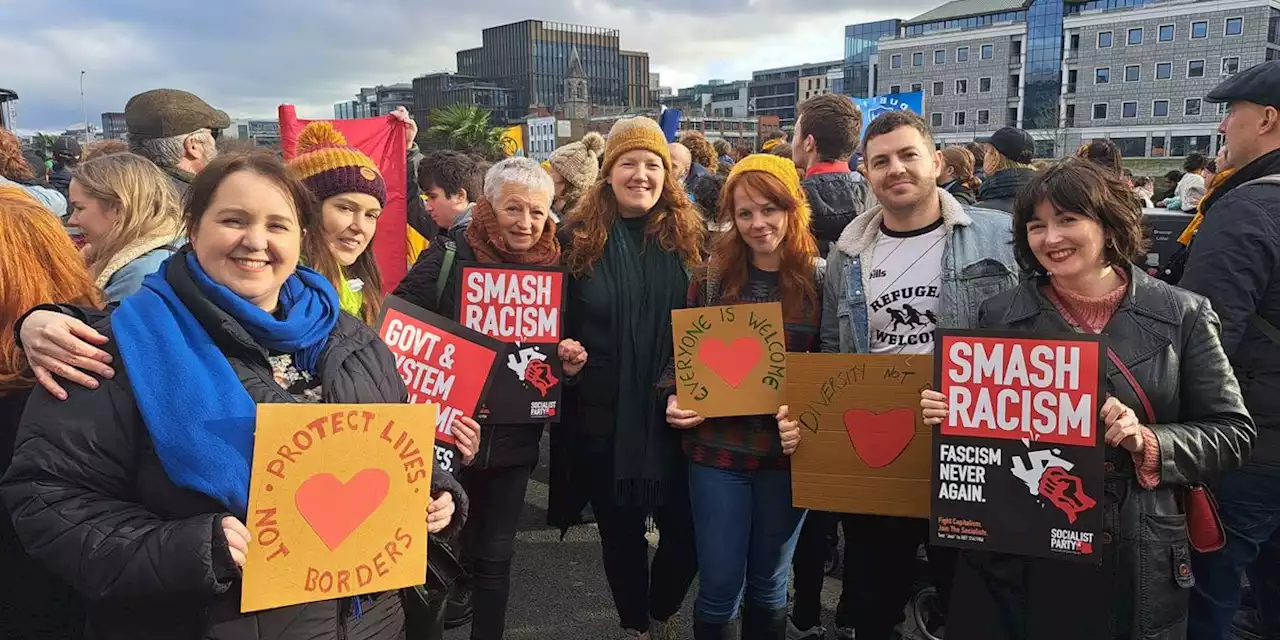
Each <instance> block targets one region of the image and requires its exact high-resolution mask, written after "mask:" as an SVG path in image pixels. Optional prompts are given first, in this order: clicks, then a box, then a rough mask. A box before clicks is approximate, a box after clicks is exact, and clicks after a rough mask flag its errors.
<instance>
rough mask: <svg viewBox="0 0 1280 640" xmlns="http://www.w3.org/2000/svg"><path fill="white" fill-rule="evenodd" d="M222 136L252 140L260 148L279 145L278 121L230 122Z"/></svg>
mask: <svg viewBox="0 0 1280 640" xmlns="http://www.w3.org/2000/svg"><path fill="white" fill-rule="evenodd" d="M222 135H224V136H226V137H228V138H235V139H237V140H252V141H253V142H254V143H255V144H257V145H258V146H260V147H275V146H279V145H280V121H279V120H232V121H231V126H230V127H228V128H227V130H226V131H223V132H222Z"/></svg>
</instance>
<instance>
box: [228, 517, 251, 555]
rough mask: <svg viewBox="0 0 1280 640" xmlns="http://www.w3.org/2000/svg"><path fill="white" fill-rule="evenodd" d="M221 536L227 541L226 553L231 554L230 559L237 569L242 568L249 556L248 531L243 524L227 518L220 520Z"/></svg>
mask: <svg viewBox="0 0 1280 640" xmlns="http://www.w3.org/2000/svg"><path fill="white" fill-rule="evenodd" d="M222 536H223V537H224V538H226V539H227V551H230V552H231V559H232V560H233V561H234V562H235V563H236V566H237V567H243V566H244V561H245V558H246V557H248V554H249V539H250V538H251V537H252V535H251V534H250V533H249V529H248V528H246V527H245V526H244V523H243V522H240V521H239V520H237V519H235V518H234V517H232V516H227V517H225V518H223V519H222Z"/></svg>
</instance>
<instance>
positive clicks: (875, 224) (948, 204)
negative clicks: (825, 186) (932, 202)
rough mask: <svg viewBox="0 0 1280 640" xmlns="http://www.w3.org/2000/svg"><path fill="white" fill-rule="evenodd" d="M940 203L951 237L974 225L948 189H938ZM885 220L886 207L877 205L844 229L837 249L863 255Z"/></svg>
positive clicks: (850, 253)
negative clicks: (956, 232)
mask: <svg viewBox="0 0 1280 640" xmlns="http://www.w3.org/2000/svg"><path fill="white" fill-rule="evenodd" d="M938 201H939V204H941V205H942V226H944V227H946V230H947V235H951V230H952V229H954V228H955V227H957V226H961V227H967V226H969V225H970V224H973V218H970V217H969V214H967V213H965V211H964V207H963V206H962V205H961V204H960V202H959V201H958V200H956V199H955V196H953V195H951V194H950V193H947V191H946V189H942V188H939V189H938ZM883 220H884V205H877V206H875V207H873V208H871V209H869V210H867V212H866V213H863V214H862V215H860V216H858V217H857V218H854V220H853V222H850V223H849V226H847V227H845V228H844V232H843V233H841V234H840V239H839V240H837V241H836V248H838V249H840V250H841V251H843V252H844V254H845V255H847V256H860V255H862V252H863V251H866V249H867V247H870V246H871V244H872V243H874V242H875V241H876V238H877V237H878V236H879V234H880V223H881V222H882V221H883Z"/></svg>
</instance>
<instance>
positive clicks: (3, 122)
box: [0, 89, 18, 129]
mask: <svg viewBox="0 0 1280 640" xmlns="http://www.w3.org/2000/svg"><path fill="white" fill-rule="evenodd" d="M17 128H18V92H16V91H13V90H11V89H0V129H17Z"/></svg>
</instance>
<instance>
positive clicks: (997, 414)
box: [931, 330, 1106, 562]
mask: <svg viewBox="0 0 1280 640" xmlns="http://www.w3.org/2000/svg"><path fill="white" fill-rule="evenodd" d="M1104 340H1105V339H1104V338H1102V337H1101V336H1095V335H1086V334H1046V335H1037V334H1027V333H1015V334H994V333H991V332H980V331H958V330H940V331H939V332H938V338H937V342H936V346H935V356H934V357H935V362H936V363H937V368H936V373H935V375H936V376H937V378H936V380H935V388H937V389H939V390H940V391H941V392H942V394H943V395H945V396H946V397H947V412H948V413H947V418H946V419H945V420H944V421H943V422H942V424H941V425H940V426H939V428H938V431H937V435H936V436H935V438H934V443H935V444H934V456H933V470H934V472H933V478H932V485H933V504H932V505H931V513H932V519H933V526H932V539H933V541H934V542H936V543H938V544H942V545H945V546H955V547H961V548H968V549H982V550H987V551H999V552H1005V553H1016V554H1021V555H1032V556H1043V557H1050V558H1066V559H1073V560H1079V561H1084V562H1098V561H1099V556H1098V555H1097V554H1094V553H1093V538H1094V536H1095V535H1096V534H1097V533H1099V532H1100V531H1101V530H1102V511H1101V509H1097V508H1095V507H1096V506H1097V504H1098V500H1101V498H1102V481H1103V472H1102V462H1103V457H1104V455H1105V451H1104V450H1103V440H1102V435H1103V434H1102V433H1101V432H1100V429H1102V425H1101V420H1100V419H1099V417H1098V412H1099V410H1100V409H1101V406H1102V402H1103V400H1104V399H1105V393H1104V392H1105V387H1104V385H1103V377H1102V375H1103V369H1102V367H1101V366H1100V365H1101V363H1102V354H1103V353H1105V350H1106V347H1105V342H1104Z"/></svg>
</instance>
